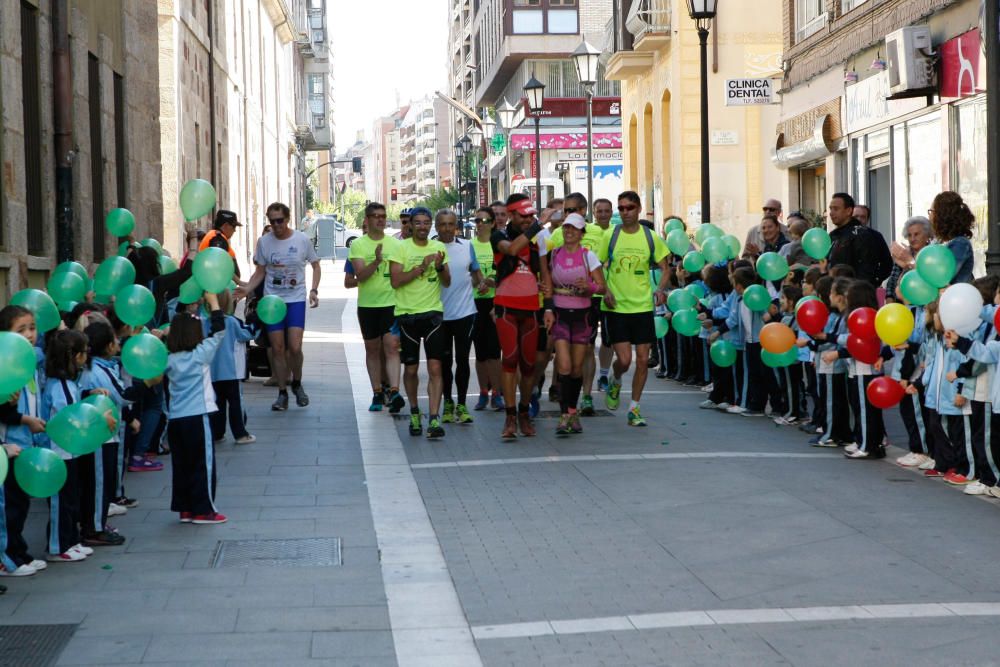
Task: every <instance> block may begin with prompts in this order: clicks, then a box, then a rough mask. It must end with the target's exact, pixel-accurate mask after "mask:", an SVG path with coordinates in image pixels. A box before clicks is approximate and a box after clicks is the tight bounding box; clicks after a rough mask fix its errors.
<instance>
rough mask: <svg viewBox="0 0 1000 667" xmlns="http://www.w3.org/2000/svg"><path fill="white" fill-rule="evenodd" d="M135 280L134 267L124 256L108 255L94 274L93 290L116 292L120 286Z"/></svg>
mask: <svg viewBox="0 0 1000 667" xmlns="http://www.w3.org/2000/svg"><path fill="white" fill-rule="evenodd" d="M134 282H135V267H134V266H133V265H132V262H130V261H128V260H127V259H125V258H124V257H108V258H107V259H106V260H104V261H103V262H101V264H100V266H98V267H97V273H95V274H94V291H95V292H97V293H98V294H117V293H118V291H119V290H121V288H123V287H125V286H126V285H131V284H132V283H134Z"/></svg>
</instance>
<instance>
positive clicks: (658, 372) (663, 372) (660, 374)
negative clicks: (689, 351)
mask: <svg viewBox="0 0 1000 667" xmlns="http://www.w3.org/2000/svg"><path fill="white" fill-rule="evenodd" d="M656 377H658V378H659V379H661V380H662V379H663V378H665V377H667V369H666V368H657V369H656Z"/></svg>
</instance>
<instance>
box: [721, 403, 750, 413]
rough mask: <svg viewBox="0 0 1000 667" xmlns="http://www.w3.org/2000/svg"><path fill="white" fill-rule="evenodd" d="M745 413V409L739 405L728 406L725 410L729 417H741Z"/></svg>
mask: <svg viewBox="0 0 1000 667" xmlns="http://www.w3.org/2000/svg"><path fill="white" fill-rule="evenodd" d="M746 411H747V409H746V408H744V407H743V406H740V405H730V406H729V407H728V408H726V412H728V413H729V414H731V415H741V414H743V413H744V412H746Z"/></svg>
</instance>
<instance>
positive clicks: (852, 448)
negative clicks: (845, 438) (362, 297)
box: [844, 442, 861, 454]
mask: <svg viewBox="0 0 1000 667" xmlns="http://www.w3.org/2000/svg"><path fill="white" fill-rule="evenodd" d="M860 449H861V448H860V447H858V446H857V444H855V443H853V442H852V443H851V444H849V445H847V446H846V447H844V453H845V454H854V453H855V452H857V451H860Z"/></svg>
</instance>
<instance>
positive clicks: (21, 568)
mask: <svg viewBox="0 0 1000 667" xmlns="http://www.w3.org/2000/svg"><path fill="white" fill-rule="evenodd" d="M36 572H38V570H36V569H35V568H33V567H31V566H30V565H18V567H17V569H16V570H14V571H13V572H8V571H7V570H0V577H30V576H31V575H33V574H35V573H36Z"/></svg>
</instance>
